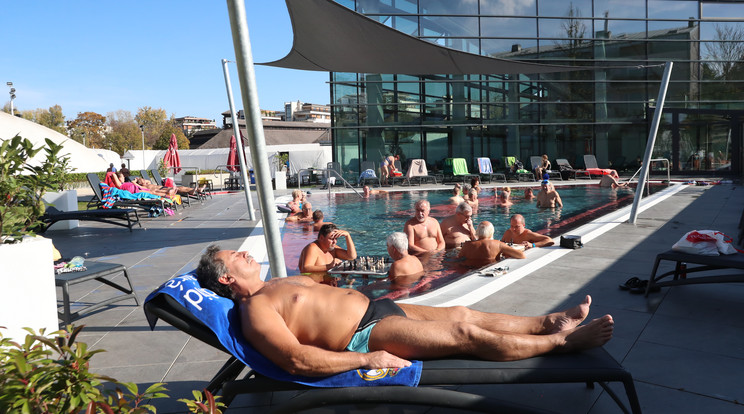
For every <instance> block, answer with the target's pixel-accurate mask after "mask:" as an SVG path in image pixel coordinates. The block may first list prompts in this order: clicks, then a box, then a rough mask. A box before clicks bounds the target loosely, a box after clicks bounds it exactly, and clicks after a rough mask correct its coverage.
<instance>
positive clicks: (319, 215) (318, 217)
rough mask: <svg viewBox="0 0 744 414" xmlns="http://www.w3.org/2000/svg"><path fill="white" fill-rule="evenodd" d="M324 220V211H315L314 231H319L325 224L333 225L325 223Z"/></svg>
mask: <svg viewBox="0 0 744 414" xmlns="http://www.w3.org/2000/svg"><path fill="white" fill-rule="evenodd" d="M324 218H325V215H324V214H323V210H320V209H318V210H315V211H313V231H319V230H320V228H321V227H323V225H325V224H332V223H331V222H329V221H323V219H324Z"/></svg>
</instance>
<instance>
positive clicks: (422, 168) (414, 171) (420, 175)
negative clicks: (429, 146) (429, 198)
mask: <svg viewBox="0 0 744 414" xmlns="http://www.w3.org/2000/svg"><path fill="white" fill-rule="evenodd" d="M404 177H405V179H406V180H408V184H409V185H410V184H411V180H414V179H415V180H416V181H418V184H419V185H421V182H422V181H424V180H426V181H428V180H433V181H434V184H436V183H437V177H435V176H433V175H429V169H428V168H426V161H424V160H423V159H421V158H416V159H413V160H411V164H410V165H409V166H408V171H406V175H405V176H404Z"/></svg>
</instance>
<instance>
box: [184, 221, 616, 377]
mask: <svg viewBox="0 0 744 414" xmlns="http://www.w3.org/2000/svg"><path fill="white" fill-rule="evenodd" d="M321 231H322V230H321ZM260 269H261V266H260V265H259V264H258V262H256V260H254V259H253V257H251V256H250V255H249V254H248V252H236V251H234V250H224V251H221V250H219V248H218V247H216V246H210V247H209V248H208V249H207V253H206V254H205V255H204V256H203V257H202V259H201V261H200V263H199V266H198V268H197V271H196V273H197V279H198V280H199V283H200V284H201V286H202V287H204V288H208V289H211V290H213V291H214V292H215V293H217V294H219V295H222V296H225V297H230V298H232V299H233V300H234V301H235V302H236V304H237V305H238V309H239V312H240V318H241V329H242V333H243V335H244V336H245V339H246V340H247V341H248V342H249V343H250V344H251V345H253V346H254V347H255V348H256V350H257V351H258V352H260V353H261V354H263V355H264V356H265V357H266V358H268V359H269V360H271V361H272V362H274V363H275V364H276V365H277V366H279V367H280V368H282V369H283V370H285V371H286V372H288V373H290V374H292V375H306V376H324V375H331V374H336V373H339V372H345V371H349V370H353V369H358V368H364V369H381V368H402V367H406V366H409V365H410V364H411V363H410V361H409V360H410V359H434V358H442V357H447V356H452V355H461V354H467V355H471V356H474V357H477V358H482V359H488V360H495V361H512V360H518V359H524V358H530V357H533V356H537V355H542V354H546V353H550V352H572V351H580V350H584V349H589V348H594V347H598V346H602V345H604V344H605V343H606V342H607V341H609V340H610V339H611V338H612V333H613V325H614V322H613V319H612V316H610V315H605V316H602V317H601V318H598V319H594V320H593V321H591V322H589V323H588V324H586V325H580V324H581V323H582V321H583V320H584V319H585V318H586V317H587V315H588V314H589V308H590V305H591V297H589V296H586V298H585V299H584V301H583V302H581V303H580V304H579V305H577V306H575V307H573V308H570V309H567V310H565V311H562V312H556V313H551V314H549V315H546V316H537V317H523V316H512V315H504V314H497V313H485V312H478V311H474V310H470V309H468V308H465V307H462V306H457V307H449V308H444V307H441V308H436V307H429V306H421V305H412V304H395V303H394V302H392V301H390V300H386V299H383V300H380V301H375V302H372V301H370V300H369V298H367V296H365V295H364V294H363V293H361V292H359V291H356V290H352V289H343V288H337V287H331V286H327V285H323V284H319V283H316V282H314V281H313V280H312V279H310V278H309V277H307V276H293V277H287V278H277V279H271V280H269V281H267V282H264V281H262V280H261V277H260Z"/></svg>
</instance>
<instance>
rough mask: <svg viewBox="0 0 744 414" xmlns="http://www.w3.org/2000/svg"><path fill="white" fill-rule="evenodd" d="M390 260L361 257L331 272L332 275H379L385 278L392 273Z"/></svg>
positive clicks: (377, 257)
mask: <svg viewBox="0 0 744 414" xmlns="http://www.w3.org/2000/svg"><path fill="white" fill-rule="evenodd" d="M390 265H391V262H390V259H389V258H387V257H384V256H360V257H357V258H356V259H354V260H345V261H344V262H343V263H341V264H339V265H338V266H336V267H334V268H333V269H331V270H329V271H328V273H330V274H332V275H378V276H384V275H387V274H388V271H390Z"/></svg>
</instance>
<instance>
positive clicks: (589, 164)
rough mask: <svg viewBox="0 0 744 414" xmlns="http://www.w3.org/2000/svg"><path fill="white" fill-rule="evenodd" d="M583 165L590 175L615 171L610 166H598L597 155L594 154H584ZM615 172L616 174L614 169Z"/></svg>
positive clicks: (600, 174) (607, 173) (608, 173)
mask: <svg viewBox="0 0 744 414" xmlns="http://www.w3.org/2000/svg"><path fill="white" fill-rule="evenodd" d="M584 167H585V168H586V171H587V172H589V176H590V177H591V176H592V175H596V176H602V175H610V174H612V172H613V171H615V170H613V169H611V168H599V165H598V164H597V157H595V156H594V154H586V155H584ZM615 174H617V171H615Z"/></svg>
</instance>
